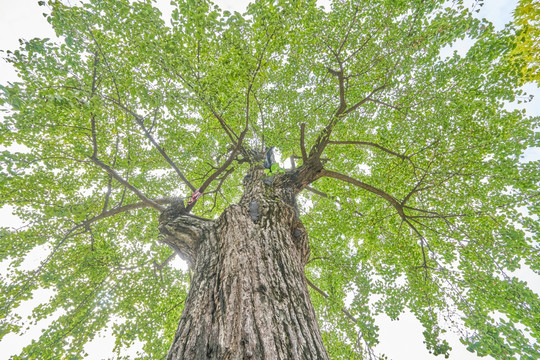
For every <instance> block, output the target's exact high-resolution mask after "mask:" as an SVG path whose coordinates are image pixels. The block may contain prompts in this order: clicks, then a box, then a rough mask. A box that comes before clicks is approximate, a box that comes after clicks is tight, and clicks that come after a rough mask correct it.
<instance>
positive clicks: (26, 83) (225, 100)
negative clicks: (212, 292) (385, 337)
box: [0, 0, 540, 359]
mask: <svg viewBox="0 0 540 360" xmlns="http://www.w3.org/2000/svg"><path fill="white" fill-rule="evenodd" d="M40 3H41V5H44V6H46V7H47V8H48V13H47V19H48V21H49V22H50V23H51V24H52V26H53V27H54V29H55V31H56V33H57V35H58V37H59V38H60V39H61V41H60V42H55V41H51V40H49V39H32V40H29V41H22V42H21V48H20V49H19V50H16V51H13V52H9V51H8V52H7V60H8V61H9V62H11V63H12V64H13V66H14V67H15V68H16V69H17V72H18V75H19V77H20V79H21V81H20V82H16V83H10V84H5V85H3V86H1V87H0V89H1V90H2V92H3V95H1V96H2V97H1V98H0V101H1V102H2V103H3V104H4V105H5V106H6V109H7V116H6V117H5V119H4V121H3V122H2V124H1V128H0V131H1V134H2V136H1V137H0V138H1V140H0V145H2V146H5V147H9V146H12V145H21V146H23V150H21V151H8V150H6V151H3V152H2V153H1V166H2V167H1V173H0V182H1V184H2V186H1V190H0V199H1V200H0V201H1V203H2V204H3V205H12V206H14V207H15V209H16V211H15V214H16V215H18V216H19V217H20V218H21V219H23V220H24V222H25V225H24V226H23V227H22V228H20V229H17V230H14V229H7V228H6V229H2V230H1V235H2V240H1V242H0V246H1V251H0V256H1V259H3V260H4V261H8V262H9V263H10V268H11V270H10V272H9V274H8V278H9V280H8V281H5V282H2V284H1V285H0V286H1V290H2V291H1V292H0V298H1V299H2V301H1V303H2V310H1V315H2V318H3V319H4V320H3V321H2V323H1V324H2V325H1V330H0V334H1V335H0V336H3V335H5V334H7V333H10V332H17V331H22V327H21V326H22V324H23V322H22V320H21V319H19V318H17V313H16V311H14V310H15V309H16V308H17V306H18V305H19V304H21V302H22V301H24V300H26V299H29V298H30V297H31V296H32V292H33V291H34V290H35V289H38V288H52V289H54V290H55V295H54V296H53V297H52V299H51V300H50V301H49V302H48V303H46V304H43V305H41V306H39V307H38V308H36V309H35V310H34V312H33V318H34V321H38V320H40V319H43V318H46V317H48V316H51V315H53V314H54V315H55V316H57V318H56V320H54V321H53V323H52V325H51V326H50V327H49V328H48V329H47V330H46V331H45V332H44V333H43V335H42V336H41V337H40V338H39V339H38V340H37V341H35V342H33V343H32V344H31V345H29V346H28V347H26V348H25V350H24V352H25V354H26V356H31V355H32V354H41V355H40V356H41V357H42V358H54V357H56V358H58V357H59V356H60V357H67V356H73V357H78V356H79V355H80V354H82V353H83V346H84V344H85V343H86V342H88V341H89V340H91V339H92V338H93V337H94V336H95V334H96V333H97V332H98V331H99V330H101V329H103V328H104V327H105V326H106V324H108V323H110V322H113V323H114V324H115V325H114V328H113V332H114V335H115V336H116V339H117V340H116V341H117V348H118V350H119V351H120V349H121V348H122V347H123V346H127V345H129V344H131V343H132V342H133V341H134V340H135V339H137V340H140V341H142V342H143V343H144V353H145V356H150V357H151V358H160V357H162V356H163V354H164V353H165V352H166V351H167V348H168V346H169V342H170V340H171V338H172V335H173V333H174V328H175V326H176V324H177V321H178V317H179V315H180V313H181V311H182V301H183V299H184V298H185V296H186V293H187V289H188V286H189V271H185V270H180V269H177V268H173V267H170V266H168V264H169V262H170V259H171V254H172V251H171V250H170V249H169V248H168V247H166V246H164V245H162V244H160V243H159V242H158V241H157V240H158V238H159V234H158V230H157V222H158V216H159V214H160V212H162V211H163V210H164V209H165V208H166V207H167V206H170V205H171V204H177V203H178V202H179V201H182V202H184V203H185V206H187V208H188V210H189V211H191V212H192V213H193V214H195V215H197V216H203V217H209V218H213V217H217V216H218V215H219V214H220V213H221V212H222V211H223V209H224V208H226V207H227V206H228V205H229V204H231V203H234V202H237V201H238V199H239V198H240V196H241V193H242V190H241V186H242V179H243V177H244V175H245V173H246V170H247V169H248V168H249V167H250V166H252V165H253V164H255V163H257V162H259V161H262V157H257V156H254V155H253V154H254V153H260V152H261V151H264V150H265V149H266V148H270V147H276V148H277V149H279V151H280V152H281V154H282V159H288V160H287V161H286V164H287V165H286V166H285V165H283V163H282V167H285V169H282V170H277V169H275V167H274V169H273V172H274V171H275V172H276V176H278V177H279V176H282V177H286V176H287V175H288V174H291V173H292V172H294V171H297V172H298V171H300V169H303V168H305V167H306V166H307V165H309V164H317V165H318V166H320V167H321V169H322V170H320V173H318V174H319V175H317V176H315V177H313V178H309V179H307V180H306V183H302V184H297V186H296V188H295V190H296V191H297V192H298V197H299V205H300V208H301V214H302V219H303V222H304V224H305V226H306V228H307V229H308V233H309V234H310V246H311V253H312V254H311V259H310V261H309V262H308V265H307V267H306V276H307V278H308V279H309V280H310V282H312V283H313V284H314V287H313V288H314V289H315V290H314V292H313V294H312V301H313V304H314V306H315V309H316V311H317V314H318V315H319V316H320V319H321V324H322V326H321V327H322V331H323V337H324V339H325V341H326V344H327V346H328V351H329V354H330V357H332V358H351V357H353V356H356V355H358V354H359V353H362V354H364V355H365V356H368V355H369V353H370V352H369V347H370V346H373V345H374V344H376V343H377V325H376V323H375V316H377V315H378V314H381V313H385V314H387V315H388V316H389V317H390V318H392V319H396V318H398V317H399V315H400V314H402V313H403V312H404V311H405V310H406V309H409V310H410V311H411V312H412V313H413V314H414V315H415V316H416V317H417V318H418V319H419V320H420V322H421V323H422V325H423V326H424V328H425V331H424V337H425V343H426V346H427V347H428V349H430V350H431V351H432V352H433V353H435V354H447V353H448V351H449V346H448V344H447V342H446V341H445V340H444V338H443V337H442V333H443V332H444V331H445V329H448V328H452V327H454V325H456V324H457V325H459V326H460V328H461V329H462V330H463V332H462V342H463V343H464V344H465V345H466V346H468V348H469V349H470V350H471V351H476V352H477V353H478V354H479V355H488V354H489V355H491V356H493V357H494V358H496V359H508V358H519V357H520V356H521V358H524V359H525V358H527V359H533V358H535V356H537V354H538V351H539V348H538V345H537V344H535V342H534V341H535V340H538V339H539V336H540V333H539V331H538V323H539V319H538V314H540V303H539V299H538V295H537V294H535V293H534V292H532V291H531V290H530V289H529V288H528V287H527V285H526V283H525V282H523V281H521V280H519V279H517V278H516V277H514V276H513V274H512V272H513V271H514V270H516V269H518V268H519V267H520V266H523V265H526V266H529V267H530V268H531V269H532V270H534V271H535V272H538V271H539V270H540V268H539V266H538V264H539V262H538V243H537V241H538V233H539V232H538V230H539V228H538V226H539V225H538V222H537V221H535V218H534V216H535V215H537V214H538V213H539V211H540V208H539V207H538V205H537V199H538V195H539V192H538V184H539V180H540V179H539V177H540V174H539V172H538V162H537V161H536V162H529V163H522V162H520V157H521V154H522V153H523V151H524V150H525V149H526V148H527V147H530V146H534V145H535V144H536V143H537V141H538V140H537V137H535V133H534V131H533V129H535V128H537V127H538V126H539V121H538V120H539V119H538V118H529V117H526V116H524V114H523V112H521V111H518V110H514V111H509V110H506V109H505V108H504V104H505V103H506V102H508V101H513V100H515V99H516V97H518V96H522V95H523V94H521V93H520V91H519V90H518V88H517V85H518V84H519V81H520V78H521V75H522V74H521V72H522V70H521V69H522V67H519V66H515V64H512V63H511V62H509V61H507V60H506V59H507V57H506V55H507V54H509V53H510V52H511V51H512V50H513V49H514V48H515V46H516V45H515V42H514V41H513V37H514V30H513V29H512V28H511V27H507V28H505V29H504V30H502V31H499V32H496V31H495V30H494V28H493V26H492V25H491V24H490V23H489V22H487V21H485V20H484V21H482V20H478V19H475V18H474V17H473V16H472V14H471V12H470V11H469V10H468V9H467V8H465V7H464V6H463V5H462V4H461V3H460V2H454V3H453V6H451V7H448V6H447V5H448V4H447V2H444V1H429V2H426V1H397V0H386V1H380V0H377V1H368V2H362V4H359V3H358V2H356V1H348V0H339V1H338V0H336V1H333V2H332V5H331V8H330V9H329V10H328V11H325V10H324V9H322V8H320V7H317V5H316V2H315V1H312V0H304V1H285V0H277V1H270V0H260V1H256V2H255V3H253V4H251V5H250V6H249V7H248V9H247V11H246V12H245V13H244V14H240V13H230V12H228V11H222V10H221V9H219V8H218V7H217V6H215V5H214V4H212V3H211V2H209V1H205V0H198V1H195V0H173V5H174V6H175V9H174V11H173V12H172V16H171V19H170V23H169V24H166V23H165V22H164V21H163V20H162V18H161V14H160V12H159V11H158V10H157V9H156V8H154V7H153V6H152V2H151V1H149V0H148V1H136V2H131V1H126V0H122V1H112V0H110V1H109V0H91V1H88V2H86V3H84V4H82V5H80V6H66V5H64V4H63V3H62V2H60V1H48V2H47V3H46V4H45V2H43V1H42V2H40ZM459 39H469V40H470V41H471V42H472V43H473V45H472V46H471V48H470V49H469V50H468V51H467V53H466V54H464V55H459V54H458V53H456V52H454V54H453V55H451V56H449V57H442V56H441V55H440V54H441V51H442V50H443V49H445V48H447V47H449V46H452V44H454V43H455V42H456V41H457V40H459ZM516 61H518V60H516ZM293 167H294V169H293ZM269 175H272V174H269ZM315 180H316V181H315ZM201 194H202V195H201ZM199 196H200V197H199ZM188 201H189V203H188ZM519 209H522V210H523V209H526V210H527V212H526V213H524V212H523V211H519ZM156 210H157V211H156ZM32 249H41V251H44V252H46V253H47V256H46V258H45V259H44V260H43V261H42V262H41V263H40V264H39V265H38V266H36V267H34V268H32V269H25V268H21V264H22V263H23V259H24V258H25V256H26V255H27V254H29V252H30V251H31V250H32ZM346 298H347V299H346ZM350 299H352V301H350ZM60 309H62V310H61V311H60V312H58V311H59V310H60Z"/></svg>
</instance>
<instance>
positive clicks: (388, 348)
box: [0, 0, 540, 360]
mask: <svg viewBox="0 0 540 360" xmlns="http://www.w3.org/2000/svg"><path fill="white" fill-rule="evenodd" d="M169 1H170V0H157V5H158V7H159V8H160V9H161V11H162V13H163V14H164V17H165V18H167V16H168V14H170V11H171V6H170V5H169ZM327 2H328V1H320V4H321V5H325V4H326V3H327ZM216 3H217V4H218V5H219V6H220V7H221V8H222V9H226V10H233V11H240V12H242V11H243V9H245V7H246V5H247V4H248V3H249V1H246V0H218V1H216ZM516 3H517V0H513V1H512V0H491V1H486V4H485V5H484V6H483V7H482V8H481V11H480V13H479V14H478V16H479V17H485V18H487V19H489V20H490V21H492V22H493V23H494V25H495V26H496V28H497V29H501V28H502V27H503V26H504V24H506V23H507V22H509V21H510V20H511V16H512V10H513V9H514V7H515V6H516ZM42 12H43V8H42V7H39V6H38V5H37V0H0V50H7V49H12V50H13V49H15V48H17V47H18V44H19V43H18V39H20V38H23V39H32V38H34V37H40V38H44V37H49V38H54V32H53V30H52V29H51V28H50V26H49V24H48V23H47V21H46V20H45V18H44V17H43V16H42ZM467 47H468V46H467V43H466V42H462V43H458V44H457V45H456V46H455V47H454V48H452V49H448V50H449V51H450V53H451V51H453V50H457V51H458V52H466V50H467ZM0 57H2V54H0ZM16 80H17V77H16V75H15V73H14V71H13V70H12V69H11V68H10V66H9V65H8V64H6V63H5V62H4V61H1V60H0V84H3V83H6V82H7V81H16ZM525 90H526V91H527V92H529V93H531V94H533V95H535V96H536V99H540V89H539V88H538V87H536V86H534V85H527V86H525ZM535 104H536V107H535ZM521 106H523V105H521ZM508 107H509V108H515V107H518V105H514V104H508ZM526 110H527V114H528V115H533V116H540V106H539V102H538V100H535V101H533V102H532V103H530V104H529V105H528V107H527V108H526ZM538 159H540V149H538V148H536V149H529V150H528V151H527V152H526V154H525V156H524V158H523V161H531V160H538ZM17 222H18V220H17V218H16V217H14V216H12V215H11V213H10V211H9V209H8V208H3V209H0V226H16V224H17ZM28 261H29V264H30V262H35V260H33V261H32V260H31V259H29V260H28ZM2 270H3V268H2V266H1V264H0V272H2ZM518 276H519V277H520V278H522V279H524V280H526V281H528V283H529V286H530V287H532V288H533V290H535V291H536V292H537V293H540V282H539V280H538V277H537V276H535V275H534V274H533V273H532V272H531V271H527V270H526V269H524V270H522V271H520V272H519V274H518ZM50 295H51V293H50V292H47V291H38V292H36V294H35V297H34V299H33V300H30V301H28V302H26V303H25V305H23V306H21V308H20V312H21V315H23V316H29V315H31V309H32V308H33V306H36V305H37V304H39V303H42V302H46V301H47V299H48V297H49V296H50ZM50 321H51V320H44V321H41V322H40V323H38V326H35V327H33V328H32V329H30V330H29V331H28V332H27V333H26V334H25V335H23V336H19V335H16V334H10V335H7V336H6V337H4V339H3V340H2V341H1V342H0V357H3V356H4V357H8V356H10V355H14V354H16V353H18V352H19V351H20V350H21V349H22V347H24V346H25V345H27V344H28V343H30V341H31V339H33V338H36V337H38V336H39V334H40V332H41V329H43V328H44V327H46V326H47V325H48V324H49V323H50ZM378 325H379V326H380V328H381V330H380V335H379V340H380V345H379V346H377V347H376V349H375V350H376V352H377V353H384V354H386V355H387V356H388V358H389V359H392V360H408V359H415V360H433V359H442V357H440V356H439V357H435V356H432V355H430V354H429V353H428V352H427V350H426V349H425V346H424V344H423V343H422V341H423V337H422V331H423V329H422V327H421V326H420V323H419V322H418V321H417V320H416V319H415V318H414V316H412V315H411V314H410V313H405V314H403V315H402V316H400V320H399V321H389V320H388V319H387V318H385V316H381V317H380V318H379V319H378ZM447 339H448V340H449V342H450V345H451V346H452V347H453V351H452V353H451V356H450V359H451V360H477V359H480V358H479V357H477V356H475V355H474V354H471V353H469V352H468V351H466V350H465V348H464V347H463V346H462V345H461V344H460V343H459V341H458V338H457V336H454V335H452V334H450V335H449V336H447ZM113 346H114V340H113V339H111V337H110V336H108V335H107V333H106V332H105V333H104V334H102V336H101V337H98V338H97V339H96V340H94V341H92V342H91V343H89V344H88V345H87V346H86V348H85V349H86V350H87V352H88V353H89V355H90V356H89V357H88V358H87V359H90V360H101V359H108V358H111V357H112V349H113ZM483 359H489V358H483Z"/></svg>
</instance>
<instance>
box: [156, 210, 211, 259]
mask: <svg viewBox="0 0 540 360" xmlns="http://www.w3.org/2000/svg"><path fill="white" fill-rule="evenodd" d="M213 224H214V221H212V220H209V219H203V218H200V217H198V216H195V215H190V214H186V212H185V208H184V204H182V205H181V206H180V205H178V204H173V205H172V206H170V207H169V208H167V210H165V211H164V212H163V213H162V214H161V216H160V217H159V226H158V230H159V232H160V233H161V234H162V235H163V238H162V239H161V242H162V243H164V244H167V245H169V246H170V247H171V248H172V249H173V250H174V251H176V252H177V253H178V255H179V256H180V257H181V258H182V259H184V260H186V261H187V262H188V264H189V266H190V267H192V266H193V264H195V261H196V259H197V250H198V248H199V245H200V243H201V242H202V241H203V240H204V237H205V233H206V231H207V230H208V229H209V228H210V227H211V226H212V225H213Z"/></svg>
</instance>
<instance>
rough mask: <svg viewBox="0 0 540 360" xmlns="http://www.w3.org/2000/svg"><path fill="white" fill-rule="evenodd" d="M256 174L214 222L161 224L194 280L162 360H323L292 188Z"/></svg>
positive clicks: (184, 218) (166, 220)
mask: <svg viewBox="0 0 540 360" xmlns="http://www.w3.org/2000/svg"><path fill="white" fill-rule="evenodd" d="M273 180H274V178H265V175H264V171H263V170H262V169H260V168H255V169H252V170H251V171H250V174H249V175H248V176H247V177H246V179H245V180H244V187H245V192H244V195H243V197H242V199H241V201H240V203H239V204H237V205H232V206H230V207H229V208H227V209H226V210H225V211H224V212H223V214H222V215H221V216H220V217H219V218H218V219H217V220H216V221H209V220H204V219H201V218H197V217H194V216H192V215H186V214H181V215H176V216H170V214H169V216H165V217H163V218H162V219H160V222H161V225H160V231H161V232H162V233H163V234H164V240H163V241H164V242H165V243H168V244H170V245H171V246H172V247H173V248H175V249H177V251H178V252H179V253H180V254H181V255H182V256H183V257H184V258H185V259H186V260H187V261H188V262H189V263H190V264H191V265H192V267H193V269H194V277H193V279H192V282H191V288H190V290H189V294H188V296H187V299H186V302H185V307H184V311H183V313H182V316H181V318H180V323H179V325H178V330H177V331H176V335H175V337H174V340H173V343H172V346H171V348H170V350H169V354H168V355H167V359H169V360H179V359H328V355H327V353H326V350H325V348H324V346H323V343H322V339H321V335H320V330H319V326H318V323H317V319H316V317H315V312H314V310H313V306H312V305H311V301H310V297H309V293H308V291H307V286H306V280H305V276H304V266H305V264H306V261H307V259H308V257H309V246H308V239H307V234H306V232H305V229H304V227H303V226H302V223H301V222H300V219H299V218H298V211H297V209H296V206H295V194H294V191H293V190H292V188H281V187H277V186H273Z"/></svg>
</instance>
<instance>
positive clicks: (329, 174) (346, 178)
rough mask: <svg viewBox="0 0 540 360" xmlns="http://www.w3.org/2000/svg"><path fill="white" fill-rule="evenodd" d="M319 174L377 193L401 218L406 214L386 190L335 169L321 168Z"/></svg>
mask: <svg viewBox="0 0 540 360" xmlns="http://www.w3.org/2000/svg"><path fill="white" fill-rule="evenodd" d="M321 176H323V177H330V178H334V179H337V180H341V181H344V182H347V183H349V184H352V185H355V186H358V187H359V188H362V189H364V190H367V191H369V192H371V193H373V194H375V195H378V196H380V197H381V198H383V199H385V200H386V201H388V202H389V203H390V204H391V205H392V206H393V207H394V208H395V209H396V210H397V212H398V214H399V216H401V217H402V218H403V219H405V218H406V215H405V213H404V212H403V207H402V206H401V204H400V202H399V201H398V200H397V199H396V198H394V197H393V196H392V195H390V194H388V193H387V192H384V191H383V190H381V189H378V188H376V187H374V186H371V185H369V184H366V183H364V182H362V181H360V180H356V179H354V178H352V177H350V176H347V175H344V174H341V173H338V172H335V171H332V170H326V169H323V170H322V172H321Z"/></svg>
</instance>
